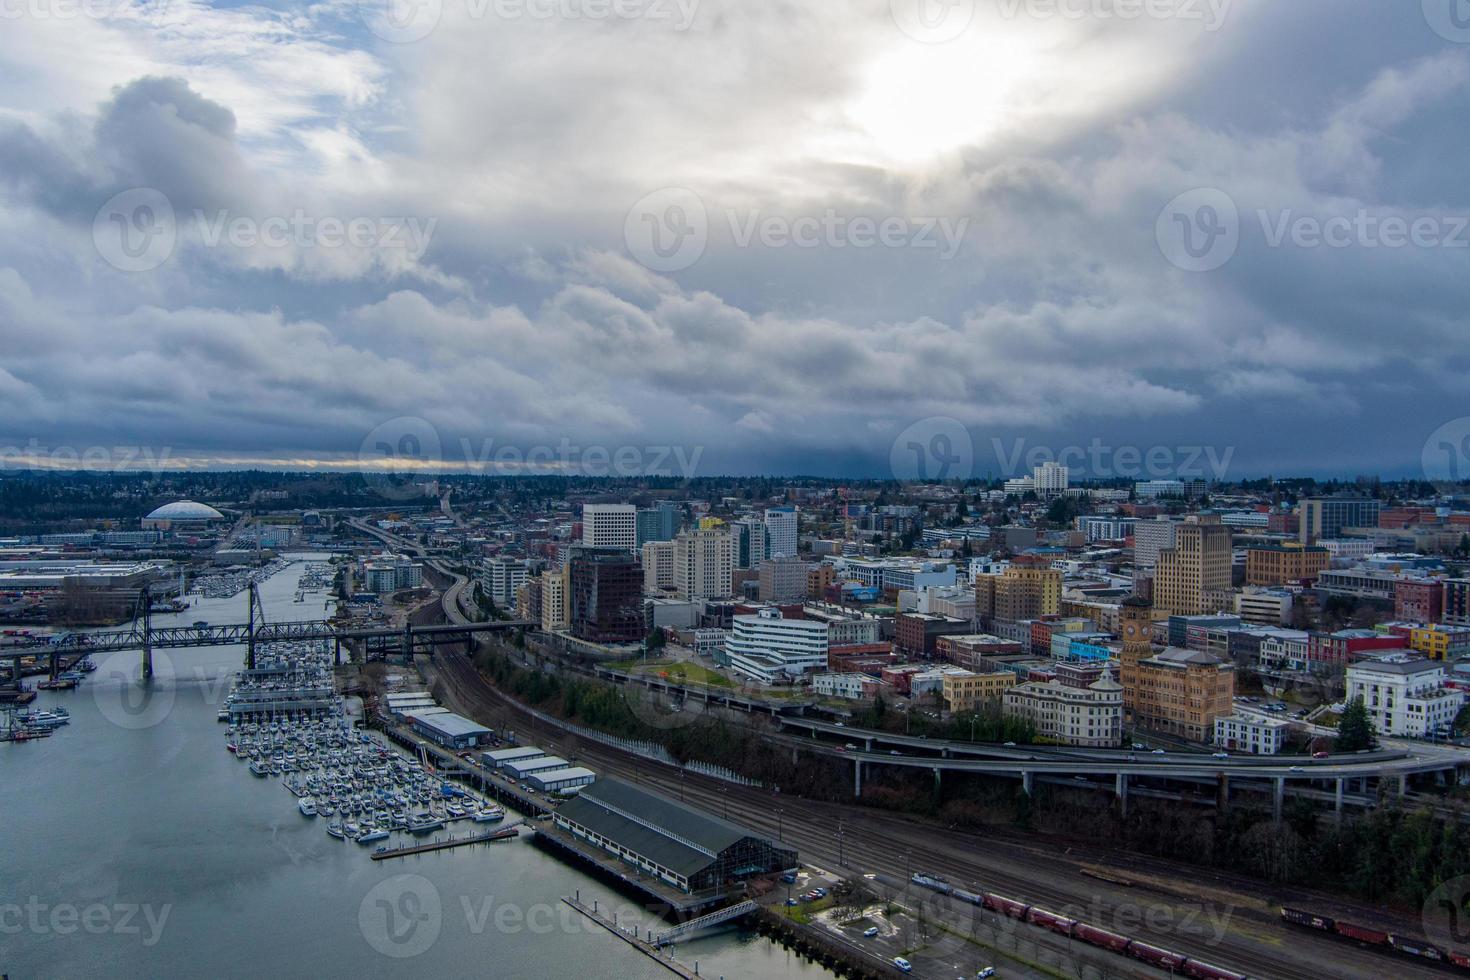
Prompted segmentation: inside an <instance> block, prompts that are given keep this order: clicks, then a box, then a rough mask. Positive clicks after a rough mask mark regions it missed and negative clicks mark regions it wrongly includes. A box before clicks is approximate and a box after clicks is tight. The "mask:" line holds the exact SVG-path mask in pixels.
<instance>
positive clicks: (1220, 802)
mask: <svg viewBox="0 0 1470 980" xmlns="http://www.w3.org/2000/svg"><path fill="white" fill-rule="evenodd" d="M1217 779H1218V781H1217V782H1216V784H1215V806H1217V807H1219V808H1220V809H1222V810H1223V809H1224V808H1225V807H1227V806H1229V805H1230V775H1229V774H1228V773H1223V772H1222V773H1220V775H1219V777H1217Z"/></svg>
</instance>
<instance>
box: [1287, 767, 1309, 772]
mask: <svg viewBox="0 0 1470 980" xmlns="http://www.w3.org/2000/svg"><path fill="white" fill-rule="evenodd" d="M1290 771H1291V772H1306V770H1305V769H1303V768H1302V767H1301V766H1292V767H1291V769H1290Z"/></svg>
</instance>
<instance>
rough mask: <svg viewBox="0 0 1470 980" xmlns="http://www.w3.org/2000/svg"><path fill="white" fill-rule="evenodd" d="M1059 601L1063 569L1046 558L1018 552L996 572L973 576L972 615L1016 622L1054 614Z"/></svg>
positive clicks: (1060, 599)
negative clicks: (1056, 566) (996, 573)
mask: <svg viewBox="0 0 1470 980" xmlns="http://www.w3.org/2000/svg"><path fill="white" fill-rule="evenodd" d="M1061 602H1062V573H1061V572H1060V571H1059V570H1058V569H1055V568H1052V567H1051V562H1050V561H1048V560H1047V559H1045V558H1041V557H1037V556H1032V555H1021V556H1020V557H1018V558H1016V559H1015V560H1014V561H1012V562H1011V564H1010V565H1008V566H1007V567H1006V569H1005V570H1004V571H1003V572H1001V573H1000V574H999V575H978V576H976V577H975V615H977V616H979V617H980V618H981V619H984V620H1000V621H1002V622H1007V623H1018V622H1021V621H1022V620H1025V619H1036V618H1038V617H1040V616H1055V615H1056V614H1057V612H1058V611H1059V610H1060V608H1061Z"/></svg>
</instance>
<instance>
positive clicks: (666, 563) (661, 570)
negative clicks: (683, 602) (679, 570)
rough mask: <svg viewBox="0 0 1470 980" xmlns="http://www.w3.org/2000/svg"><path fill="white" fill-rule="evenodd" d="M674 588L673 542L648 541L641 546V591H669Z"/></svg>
mask: <svg viewBox="0 0 1470 980" xmlns="http://www.w3.org/2000/svg"><path fill="white" fill-rule="evenodd" d="M673 588H674V542H672V541H649V542H648V543H647V544H645V545H644V546H643V591H645V592H654V593H657V592H669V591H672V590H673Z"/></svg>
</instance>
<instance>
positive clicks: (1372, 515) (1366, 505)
mask: <svg viewBox="0 0 1470 980" xmlns="http://www.w3.org/2000/svg"><path fill="white" fill-rule="evenodd" d="M1380 509H1381V507H1380V505H1379V503H1378V501H1376V500H1374V499H1373V498H1371V497H1309V498H1307V499H1306V500H1303V501H1302V503H1301V516H1302V519H1301V527H1300V528H1299V529H1298V533H1299V535H1300V537H1301V541H1302V543H1303V544H1316V543H1317V542H1318V541H1322V540H1327V539H1332V538H1337V537H1340V536H1341V535H1342V530H1343V528H1347V527H1377V526H1378V514H1379V511H1380Z"/></svg>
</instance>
